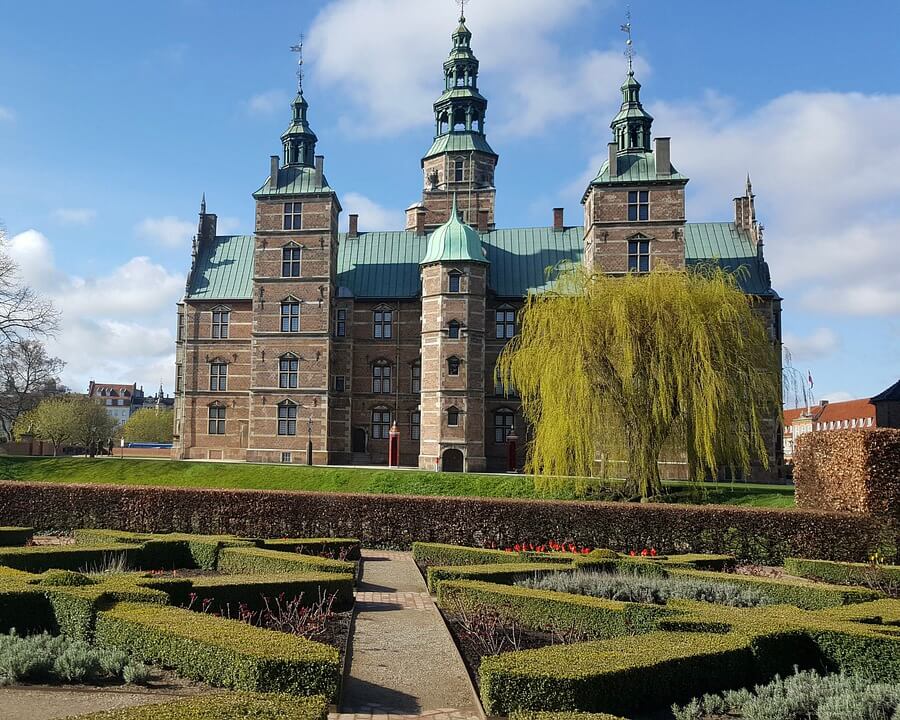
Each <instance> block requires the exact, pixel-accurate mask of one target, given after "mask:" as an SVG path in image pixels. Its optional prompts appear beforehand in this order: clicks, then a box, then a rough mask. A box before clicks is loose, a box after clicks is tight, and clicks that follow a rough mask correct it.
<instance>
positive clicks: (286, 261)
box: [281, 245, 303, 278]
mask: <svg viewBox="0 0 900 720" xmlns="http://www.w3.org/2000/svg"><path fill="white" fill-rule="evenodd" d="M302 255H303V248H301V247H300V246H299V245H288V246H287V247H283V248H281V277H286V278H296V277H300V259H301V256H302Z"/></svg>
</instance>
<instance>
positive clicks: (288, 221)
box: [282, 202, 303, 230]
mask: <svg viewBox="0 0 900 720" xmlns="http://www.w3.org/2000/svg"><path fill="white" fill-rule="evenodd" d="M302 226H303V203H298V202H295V203H285V204H284V225H283V226H282V227H283V228H284V229H285V230H299V229H300V228H301V227H302Z"/></svg>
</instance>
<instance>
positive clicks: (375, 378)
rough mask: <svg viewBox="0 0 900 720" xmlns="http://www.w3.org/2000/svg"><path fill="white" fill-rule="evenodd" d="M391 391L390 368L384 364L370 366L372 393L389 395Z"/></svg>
mask: <svg viewBox="0 0 900 720" xmlns="http://www.w3.org/2000/svg"><path fill="white" fill-rule="evenodd" d="M390 391H391V366H390V365H388V364H387V363H386V362H380V363H375V364H374V365H373V366H372V392H373V393H390Z"/></svg>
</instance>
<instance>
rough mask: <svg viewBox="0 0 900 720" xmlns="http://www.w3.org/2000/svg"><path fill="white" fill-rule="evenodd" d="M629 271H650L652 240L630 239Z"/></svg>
mask: <svg viewBox="0 0 900 720" xmlns="http://www.w3.org/2000/svg"><path fill="white" fill-rule="evenodd" d="M628 272H638V273H645V272H650V241H649V240H629V241H628Z"/></svg>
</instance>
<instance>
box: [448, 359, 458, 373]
mask: <svg viewBox="0 0 900 720" xmlns="http://www.w3.org/2000/svg"><path fill="white" fill-rule="evenodd" d="M447 374H448V375H453V376H456V375H459V358H458V357H452V358H450V359H449V360H447Z"/></svg>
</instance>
